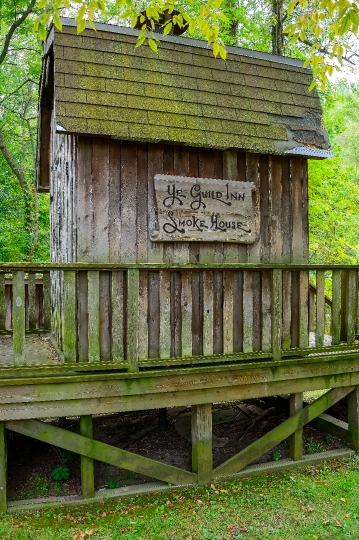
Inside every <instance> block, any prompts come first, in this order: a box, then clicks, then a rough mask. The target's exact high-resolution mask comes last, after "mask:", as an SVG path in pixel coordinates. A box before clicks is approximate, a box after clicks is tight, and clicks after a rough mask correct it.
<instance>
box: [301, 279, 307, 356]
mask: <svg viewBox="0 0 359 540" xmlns="http://www.w3.org/2000/svg"><path fill="white" fill-rule="evenodd" d="M308 345H309V276H308V270H301V271H300V272H299V347H301V348H302V347H308Z"/></svg>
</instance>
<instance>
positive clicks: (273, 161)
mask: <svg viewBox="0 0 359 540" xmlns="http://www.w3.org/2000/svg"><path fill="white" fill-rule="evenodd" d="M269 160H270V172H271V175H270V180H271V190H270V216H271V220H270V228H271V234H270V262H272V263H280V262H281V260H282V245H283V239H282V167H281V157H280V156H270V158H269Z"/></svg>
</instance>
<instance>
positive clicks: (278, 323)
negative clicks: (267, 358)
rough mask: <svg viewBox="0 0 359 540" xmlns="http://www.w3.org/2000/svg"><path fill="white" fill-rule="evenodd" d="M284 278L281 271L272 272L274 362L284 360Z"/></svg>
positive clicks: (274, 270)
mask: <svg viewBox="0 0 359 540" xmlns="http://www.w3.org/2000/svg"><path fill="white" fill-rule="evenodd" d="M282 282H283V276H282V270H281V269H276V268H275V269H273V270H272V354H273V360H274V361H277V360H280V359H281V358H282V322H283V291H282V286H283V283H282Z"/></svg>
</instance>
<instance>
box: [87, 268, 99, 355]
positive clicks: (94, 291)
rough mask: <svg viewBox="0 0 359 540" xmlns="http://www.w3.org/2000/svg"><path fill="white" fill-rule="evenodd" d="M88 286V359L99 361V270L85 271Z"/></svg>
mask: <svg viewBox="0 0 359 540" xmlns="http://www.w3.org/2000/svg"><path fill="white" fill-rule="evenodd" d="M87 281H88V283H87V287H88V301H87V306H88V307H87V309H88V359H89V362H99V361H100V358H101V337H100V336H101V334H100V272H99V271H96V270H90V271H89V272H88V273H87Z"/></svg>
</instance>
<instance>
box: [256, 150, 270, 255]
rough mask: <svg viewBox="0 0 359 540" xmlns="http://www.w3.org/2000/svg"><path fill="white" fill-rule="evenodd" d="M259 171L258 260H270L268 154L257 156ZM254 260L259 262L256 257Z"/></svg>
mask: <svg viewBox="0 0 359 540" xmlns="http://www.w3.org/2000/svg"><path fill="white" fill-rule="evenodd" d="M259 172H260V188H259V189H260V203H259V204H260V262H262V263H269V260H270V232H271V227H270V201H269V193H270V182H269V164H268V156H265V155H261V156H259ZM255 262H259V260H258V258H257V260H256V261H255Z"/></svg>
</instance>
